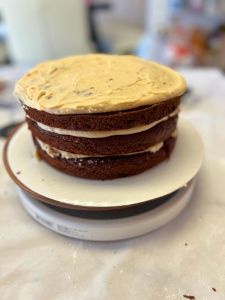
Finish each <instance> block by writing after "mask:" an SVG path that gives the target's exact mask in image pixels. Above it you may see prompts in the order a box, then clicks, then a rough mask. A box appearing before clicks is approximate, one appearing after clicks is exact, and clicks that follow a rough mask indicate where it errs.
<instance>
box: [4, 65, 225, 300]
mask: <svg viewBox="0 0 225 300" xmlns="http://www.w3.org/2000/svg"><path fill="white" fill-rule="evenodd" d="M183 73H184V75H185V77H186V79H187V81H188V83H189V85H190V86H192V87H193V88H194V91H195V98H196V100H193V101H188V102H186V103H184V104H183V112H182V115H183V117H185V118H187V119H188V120H190V121H191V122H192V123H193V124H194V125H195V126H196V128H197V129H198V131H199V132H200V134H201V136H202V138H203V141H204V145H205V150H206V158H205V163H204V165H203V168H202V170H201V172H200V174H199V178H198V183H197V187H196V190H195V193H194V196H193V199H192V201H191V203H190V205H188V207H187V208H186V209H185V211H184V212H183V213H182V214H181V215H180V216H179V217H177V218H176V219H175V220H174V221H172V222H171V223H169V224H168V225H166V226H165V227H163V228H161V229H159V230H157V231H155V232H153V233H151V234H148V235H145V236H142V237H139V238H135V239H132V240H127V241H122V242H113V243H94V242H84V241H78V240H72V239H69V238H65V237H62V236H59V235H57V234H55V233H53V232H51V231H49V230H47V229H45V228H43V227H41V226H40V225H39V224H37V223H35V221H33V220H32V219H31V218H30V217H29V216H28V215H27V214H26V213H25V211H24V210H23V209H22V207H21V205H20V203H19V201H18V196H17V195H16V191H15V188H14V185H13V183H12V181H11V180H10V179H9V177H8V176H7V174H6V172H5V170H4V168H3V167H1V169H0V187H1V188H0V211H1V217H0V299H1V300H6V299H7V300H8V299H9V300H14V299H15V300H24V299H26V300H27V299H28V300H29V299H32V300H33V299H34V300H36V299H47V300H53V299H54V300H55V299H56V300H64V299H65V300H72V299H85V300H92V299H93V300H102V299H107V300H111V299H113V300H114V299H123V300H126V299H132V300H133V299H135V300H136V299H141V300H142V299H143V300H145V299H150V300H153V299H154V300H164V299H169V300H177V299H185V298H184V297H183V295H185V294H186V295H192V296H195V299H199V300H210V299H213V300H224V299H225V217H224V215H225V79H224V78H223V76H222V74H220V73H218V72H217V71H215V70H211V71H210V70H203V71H201V70H195V71H192V70H189V71H187V70H186V71H183ZM1 114H3V111H1ZM2 145H3V141H1V143H0V146H1V148H2ZM1 166H2V164H1ZM212 288H215V289H216V292H215V291H213V290H212Z"/></svg>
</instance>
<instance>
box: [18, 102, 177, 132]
mask: <svg viewBox="0 0 225 300" xmlns="http://www.w3.org/2000/svg"><path fill="white" fill-rule="evenodd" d="M179 103H180V97H176V98H173V99H170V100H167V101H164V102H161V103H158V104H153V105H150V106H148V107H140V108H137V109H132V110H127V111H121V112H112V113H98V114H73V115H55V114H50V113H48V112H46V111H39V110H36V109H33V108H30V107H27V106H24V109H25V111H26V114H27V115H28V116H29V117H30V118H31V119H33V120H35V121H37V122H40V123H42V124H45V125H48V126H51V127H56V128H64V129H69V130H82V131H103V130H120V129H128V128H133V127H136V126H141V125H146V124H150V123H152V122H154V121H157V120H159V119H162V118H163V117H166V116H168V115H169V114H171V113H172V112H174V111H175V110H176V109H177V108H178V106H179Z"/></svg>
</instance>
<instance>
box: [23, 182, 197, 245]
mask: <svg viewBox="0 0 225 300" xmlns="http://www.w3.org/2000/svg"><path fill="white" fill-rule="evenodd" d="M194 185H195V180H192V181H191V183H190V184H188V186H187V187H184V188H182V189H181V190H180V191H178V192H177V193H176V194H175V195H174V196H173V197H172V198H171V199H170V200H169V201H168V202H166V203H164V204H162V205H161V206H159V207H157V208H155V209H153V210H150V211H147V212H145V213H141V214H138V215H135V216H131V217H124V218H119V219H112V220H110V219H109V220H94V219H86V218H85V219H84V218H79V217H74V216H68V215H65V214H63V213H59V212H56V211H55V210H53V209H51V208H49V207H47V206H46V205H44V204H42V203H41V202H39V201H37V200H34V199H33V198H32V197H30V196H29V195H28V194H27V193H24V191H23V190H22V189H21V188H19V187H18V188H17V189H18V194H19V197H20V200H21V202H22V204H23V206H24V208H25V209H26V211H27V212H28V213H29V214H30V215H31V216H32V217H33V218H34V219H35V220H36V221H37V222H39V223H40V224H42V225H43V226H45V227H47V228H49V229H51V230H53V231H55V232H57V233H60V234H62V235H65V236H69V237H72V238H78V239H82V240H90V241H115V240H121V239H128V238H133V237H137V236H140V235H143V234H146V233H148V232H151V231H153V230H155V229H157V228H159V227H161V226H163V225H165V224H166V223H168V222H169V221H171V220H172V219H174V218H175V217H176V216H177V215H178V214H179V213H180V212H181V211H182V210H183V209H184V208H185V206H186V205H187V203H188V202H189V201H190V199H191V195H192V192H193V189H194Z"/></svg>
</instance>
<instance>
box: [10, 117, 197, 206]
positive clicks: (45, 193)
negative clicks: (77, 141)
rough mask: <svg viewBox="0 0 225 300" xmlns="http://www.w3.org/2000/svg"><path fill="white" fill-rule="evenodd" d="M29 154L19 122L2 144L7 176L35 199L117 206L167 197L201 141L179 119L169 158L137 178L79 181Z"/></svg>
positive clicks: (184, 177)
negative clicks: (11, 134) (175, 141)
mask: <svg viewBox="0 0 225 300" xmlns="http://www.w3.org/2000/svg"><path fill="white" fill-rule="evenodd" d="M34 153H35V147H34V145H33V141H32V138H31V134H30V132H29V130H28V129H27V125H26V124H24V125H22V126H21V127H20V128H19V129H18V130H17V131H16V132H15V133H14V135H13V136H12V137H11V139H10V140H9V141H8V144H7V146H6V148H5V155H4V161H5V165H6V168H7V170H8V172H9V174H10V176H11V177H12V179H13V180H14V181H15V182H16V184H17V185H19V186H20V187H21V188H22V189H24V190H26V191H27V192H28V193H30V194H31V195H32V196H33V197H35V198H36V199H39V200H41V201H44V202H48V203H51V204H53V205H58V206H64V207H65V206H67V207H70V208H75V209H79V208H80V209H110V208H119V207H124V206H129V205H135V204H138V203H142V202H145V201H149V200H154V199H155V198H158V197H162V196H165V195H168V194H170V193H172V192H174V191H176V190H178V189H180V188H182V187H183V186H184V185H185V184H186V183H187V182H189V181H190V180H191V179H192V178H193V177H194V176H195V175H196V174H197V172H198V171H199V169H200V167H201V164H202V161H203V145H202V142H201V139H200V137H199V135H198V133H197V132H196V130H195V129H194V128H193V127H192V126H191V125H190V124H189V123H188V122H186V121H183V120H182V119H181V120H180V121H179V123H178V138H177V143H176V146H175V149H174V151H173V152H172V155H171V157H170V159H169V160H167V161H165V162H163V163H161V164H159V165H158V166H156V167H154V168H152V169H150V170H148V171H146V172H144V173H142V174H139V175H136V176H131V177H126V178H119V179H115V180H107V181H99V180H87V179H80V178H77V177H73V176H69V175H66V174H64V173H62V172H60V171H58V170H56V169H54V168H52V167H50V166H49V165H48V164H47V163H45V162H44V161H38V160H37V158H36V157H35V155H34Z"/></svg>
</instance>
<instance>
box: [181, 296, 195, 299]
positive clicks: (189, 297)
mask: <svg viewBox="0 0 225 300" xmlns="http://www.w3.org/2000/svg"><path fill="white" fill-rule="evenodd" d="M183 297H184V298H187V299H191V300H194V299H195V296H190V295H183Z"/></svg>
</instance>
